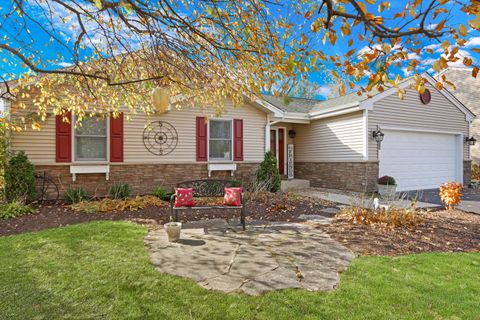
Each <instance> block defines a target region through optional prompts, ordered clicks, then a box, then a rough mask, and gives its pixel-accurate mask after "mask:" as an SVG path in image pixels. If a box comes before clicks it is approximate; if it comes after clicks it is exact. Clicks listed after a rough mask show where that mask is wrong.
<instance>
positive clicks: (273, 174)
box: [256, 151, 282, 192]
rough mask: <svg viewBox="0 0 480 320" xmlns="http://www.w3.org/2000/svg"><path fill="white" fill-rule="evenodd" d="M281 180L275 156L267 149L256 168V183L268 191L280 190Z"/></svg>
mask: <svg viewBox="0 0 480 320" xmlns="http://www.w3.org/2000/svg"><path fill="white" fill-rule="evenodd" d="M281 182H282V180H281V178H280V172H279V171H278V167H277V158H276V157H275V155H274V154H273V153H272V152H271V151H268V152H267V153H265V158H264V160H263V161H262V163H260V167H259V168H258V170H257V173H256V184H257V185H260V186H264V188H265V190H268V191H270V192H277V191H278V190H280V184H281Z"/></svg>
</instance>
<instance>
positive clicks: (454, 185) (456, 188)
mask: <svg viewBox="0 0 480 320" xmlns="http://www.w3.org/2000/svg"><path fill="white" fill-rule="evenodd" d="M462 188H463V186H462V184H461V183H458V182H447V183H444V184H442V185H441V186H440V192H439V196H440V199H441V200H442V202H443V204H444V205H445V208H446V209H448V210H451V209H454V208H455V206H456V205H457V204H459V203H460V201H461V200H462Z"/></svg>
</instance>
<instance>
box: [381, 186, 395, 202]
mask: <svg viewBox="0 0 480 320" xmlns="http://www.w3.org/2000/svg"><path fill="white" fill-rule="evenodd" d="M377 188H378V193H380V195H381V196H382V198H383V199H388V200H393V199H394V198H395V193H396V192H397V185H396V184H392V185H387V184H377Z"/></svg>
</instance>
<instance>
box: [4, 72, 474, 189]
mask: <svg viewBox="0 0 480 320" xmlns="http://www.w3.org/2000/svg"><path fill="white" fill-rule="evenodd" d="M424 76H425V77H426V79H427V80H428V84H427V87H428V90H427V92H426V93H425V94H423V95H421V96H419V94H418V92H416V91H415V90H413V89H410V88H409V85H410V80H405V81H404V82H403V83H401V85H400V87H401V88H405V89H406V90H407V93H406V95H405V99H404V100H401V99H400V98H398V95H397V92H396V89H389V90H386V91H384V92H382V93H378V94H376V95H374V96H373V97H372V98H367V97H366V96H365V95H362V96H358V95H357V94H355V93H354V94H349V95H346V96H342V97H339V98H336V99H331V100H327V101H319V100H309V99H295V98H293V99H291V100H290V102H289V103H285V101H284V100H283V99H280V98H276V97H272V96H262V97H259V98H258V99H256V100H255V101H245V103H244V105H243V106H242V107H239V108H234V107H233V106H232V105H228V106H227V107H226V108H225V111H224V113H223V114H222V115H221V117H220V118H216V117H215V116H214V110H213V109H212V112H211V113H209V111H208V110H209V109H208V108H207V109H206V110H207V111H201V110H200V109H199V108H192V109H190V108H183V109H181V110H171V111H168V112H166V113H163V114H156V115H151V116H147V115H144V114H136V115H133V116H132V118H131V119H130V120H126V119H124V117H123V116H121V117H119V118H117V119H114V118H109V119H107V120H102V121H98V120H97V119H95V118H90V119H87V120H85V121H84V123H83V126H82V127H81V128H72V126H71V125H70V124H67V123H64V122H62V121H61V119H60V118H59V117H56V118H55V117H50V118H49V119H48V120H47V121H46V123H45V124H44V127H43V129H42V130H41V131H32V130H30V129H28V130H25V131H22V132H18V133H17V132H14V133H12V137H11V148H12V149H13V150H14V151H19V150H24V151H26V153H27V154H28V156H29V158H30V159H31V161H32V162H33V163H34V164H35V165H36V169H37V170H38V171H45V172H46V173H47V174H48V175H50V176H51V177H52V178H53V179H54V181H56V182H57V184H58V185H59V186H60V189H61V190H65V188H67V187H70V186H83V187H85V188H86V189H87V190H89V191H90V192H95V193H96V194H97V195H102V194H105V193H106V192H107V189H108V186H109V185H110V184H112V183H114V182H126V183H129V184H130V185H131V187H132V189H133V191H134V192H136V193H148V192H151V190H152V189H153V188H154V187H155V186H157V185H163V186H166V187H169V186H173V185H174V184H175V183H177V182H180V181H184V180H193V179H200V178H208V177H223V178H232V179H240V180H250V179H252V177H253V176H254V173H255V170H256V168H257V167H258V164H259V163H260V162H261V161H262V160H263V157H264V153H265V152H266V151H268V150H271V151H272V152H274V153H275V155H276V156H277V159H278V164H279V170H280V173H281V174H283V175H284V176H285V177H287V176H288V177H290V178H292V177H295V178H299V179H306V180H309V181H310V184H311V185H312V186H318V187H328V188H339V189H346V190H356V191H374V190H375V189H376V180H377V178H378V177H379V176H382V175H391V176H394V177H395V178H396V179H397V181H398V189H399V190H417V189H425V188H435V187H438V186H439V185H440V184H441V183H443V182H445V181H459V182H464V183H469V179H470V161H471V160H470V150H469V146H468V144H466V143H465V138H466V137H469V136H470V131H469V126H470V124H471V122H472V121H473V120H474V118H475V115H474V114H473V113H472V112H471V111H470V110H469V109H468V108H466V107H465V106H464V105H463V104H462V103H461V102H459V101H458V100H457V99H456V98H455V97H454V96H453V95H452V94H451V93H450V92H448V91H447V90H446V89H442V90H440V91H439V90H437V89H436V88H435V86H434V85H435V80H434V79H433V78H432V77H431V76H430V75H428V74H425V75H424ZM71 117H72V121H74V115H72V116H71ZM374 132H375V134H376V138H377V139H379V138H380V137H381V136H382V135H383V141H381V142H377V141H376V139H375V138H374Z"/></svg>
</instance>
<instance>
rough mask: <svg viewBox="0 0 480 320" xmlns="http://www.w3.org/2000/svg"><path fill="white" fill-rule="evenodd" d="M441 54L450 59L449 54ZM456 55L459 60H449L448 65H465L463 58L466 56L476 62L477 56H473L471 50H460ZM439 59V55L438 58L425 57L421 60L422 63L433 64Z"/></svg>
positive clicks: (424, 64) (425, 64)
mask: <svg viewBox="0 0 480 320" xmlns="http://www.w3.org/2000/svg"><path fill="white" fill-rule="evenodd" d="M441 56H442V57H444V58H445V59H447V60H448V56H446V55H445V54H442V55H441ZM455 57H456V58H458V60H457V61H455V62H448V65H449V66H450V67H465V65H464V64H463V58H465V57H469V58H471V59H472V60H473V61H474V62H475V58H474V57H472V56H471V55H470V52H468V51H466V50H458V53H457V54H456V55H455ZM437 60H438V57H437V58H428V59H423V60H422V61H421V65H423V66H431V65H432V64H433V63H434V62H435V61H437Z"/></svg>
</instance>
